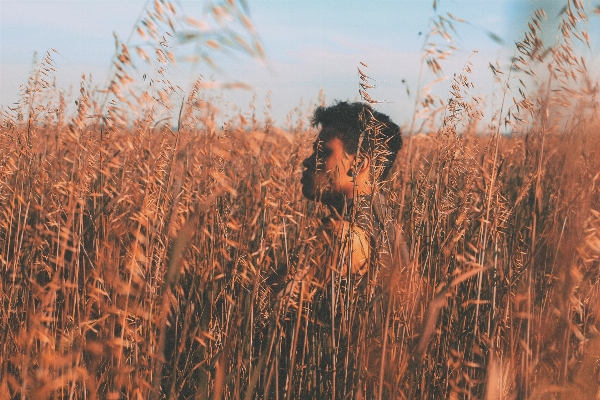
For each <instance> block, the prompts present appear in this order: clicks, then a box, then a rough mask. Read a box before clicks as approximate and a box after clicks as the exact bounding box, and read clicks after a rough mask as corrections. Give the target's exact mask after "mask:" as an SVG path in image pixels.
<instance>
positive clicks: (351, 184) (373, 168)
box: [301, 102, 402, 206]
mask: <svg viewBox="0 0 600 400" xmlns="http://www.w3.org/2000/svg"><path fill="white" fill-rule="evenodd" d="M312 125H313V126H315V127H316V126H318V125H320V126H321V131H320V132H319V136H318V137H317V139H316V140H315V142H314V144H313V153H312V154H311V155H310V156H309V157H308V158H307V159H305V160H304V162H303V163H302V165H303V166H304V167H305V168H306V170H305V171H304V173H303V174H302V180H301V183H302V193H303V194H304V196H306V197H307V198H309V199H311V200H319V201H322V202H323V203H325V204H329V205H334V206H337V205H340V204H343V202H344V200H345V199H348V198H352V197H354V193H355V192H356V193H358V194H362V193H364V194H366V193H370V190H371V188H372V185H373V183H374V182H378V181H381V180H382V179H385V178H386V177H387V175H388V173H389V171H390V170H391V168H392V165H393V164H394V160H395V159H396V155H397V153H398V150H400V148H401V147H402V136H401V133H400V128H399V127H398V125H396V124H394V123H393V122H392V121H391V120H390V118H389V117H388V116H387V115H385V114H382V113H379V112H377V111H375V110H373V109H372V108H371V107H370V106H369V105H367V104H364V103H347V102H337V103H336V104H334V105H332V106H330V107H319V108H317V109H316V110H315V113H314V115H313V119H312Z"/></svg>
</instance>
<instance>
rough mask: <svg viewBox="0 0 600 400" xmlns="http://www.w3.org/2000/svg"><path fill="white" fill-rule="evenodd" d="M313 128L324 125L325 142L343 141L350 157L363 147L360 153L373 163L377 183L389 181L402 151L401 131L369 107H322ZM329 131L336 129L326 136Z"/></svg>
mask: <svg viewBox="0 0 600 400" xmlns="http://www.w3.org/2000/svg"><path fill="white" fill-rule="evenodd" d="M311 124H312V126H313V127H317V126H318V125H321V127H322V128H323V131H322V132H321V135H322V136H321V138H322V139H323V140H328V139H332V138H334V137H336V138H338V139H340V140H341V141H342V142H343V143H344V150H345V151H346V152H347V153H348V154H353V155H356V154H357V153H358V151H359V144H360V151H361V152H365V153H366V154H368V155H370V156H371V159H372V160H373V163H374V168H375V171H376V172H377V173H376V179H385V178H386V177H387V175H388V174H389V172H390V170H391V169H392V166H393V165H394V161H395V160H396V156H397V154H398V151H399V150H400V149H401V148H402V133H401V132H400V127H399V126H398V125H396V124H395V123H393V122H392V121H391V119H390V117H389V116H387V115H385V114H382V113H380V112H378V111H375V110H373V108H372V107H371V106H370V105H368V104H366V103H360V102H355V103H348V102H346V101H336V102H335V104H333V105H332V106H329V107H318V108H317V109H316V110H315V113H314V115H313V117H312V120H311ZM325 128H333V129H332V130H330V132H332V133H329V134H327V133H324V130H325Z"/></svg>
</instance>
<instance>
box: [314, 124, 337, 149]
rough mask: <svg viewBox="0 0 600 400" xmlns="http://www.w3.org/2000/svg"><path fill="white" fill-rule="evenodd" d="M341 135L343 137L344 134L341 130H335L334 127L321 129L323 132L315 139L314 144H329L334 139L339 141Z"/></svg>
mask: <svg viewBox="0 0 600 400" xmlns="http://www.w3.org/2000/svg"><path fill="white" fill-rule="evenodd" d="M341 135H342V132H341V131H340V130H339V129H335V128H333V127H325V128H323V129H321V131H320V132H319V134H318V135H317V138H316V139H315V141H314V144H320V145H324V144H329V143H331V142H332V141H333V140H334V139H338V140H339V137H340V136H341Z"/></svg>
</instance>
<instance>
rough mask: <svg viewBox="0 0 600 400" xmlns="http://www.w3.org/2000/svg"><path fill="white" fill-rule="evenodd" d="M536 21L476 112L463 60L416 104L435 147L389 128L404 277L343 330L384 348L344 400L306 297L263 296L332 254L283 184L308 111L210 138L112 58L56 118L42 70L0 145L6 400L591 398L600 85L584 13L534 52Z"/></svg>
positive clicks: (598, 260)
mask: <svg viewBox="0 0 600 400" xmlns="http://www.w3.org/2000/svg"><path fill="white" fill-rule="evenodd" d="M157 4H158V6H159V7H160V5H161V4H163V8H165V6H164V4H166V3H164V2H157ZM228 4H229V3H228ZM167 9H168V8H167ZM161 10H162V9H161ZM221 11H222V10H221ZM154 12H155V14H156V15H158V11H154ZM544 17H545V16H544V13H543V11H542V10H540V11H538V12H536V14H535V16H532V20H531V23H530V24H529V28H530V30H529V31H528V32H527V33H526V35H525V36H524V38H523V40H522V41H520V42H519V43H517V50H516V53H515V54H516V56H515V59H514V63H513V65H512V66H511V68H510V69H507V70H502V68H501V67H500V66H498V65H493V66H492V73H493V76H494V77H495V79H496V80H497V82H496V84H497V88H498V99H499V101H498V102H497V103H498V104H497V105H495V106H494V107H493V111H492V112H493V116H491V117H490V116H486V115H484V112H486V110H487V108H486V107H485V106H484V104H483V101H482V100H481V99H477V98H474V97H472V96H471V94H470V93H471V92H472V85H471V83H470V81H469V77H470V75H471V73H472V71H471V66H470V64H469V62H467V64H466V65H465V68H464V69H463V71H462V72H461V71H456V72H457V73H456V77H455V78H454V79H453V83H452V89H451V92H450V93H449V94H448V97H447V101H444V102H443V104H441V106H440V107H439V109H437V111H436V110H434V109H433V102H432V101H430V100H431V99H430V98H429V97H428V96H427V95H422V96H418V97H417V99H416V100H415V105H416V107H415V113H417V112H419V111H422V110H423V109H424V108H426V107H429V108H432V109H431V110H430V111H429V113H428V115H430V116H431V118H429V119H427V120H425V123H423V126H424V127H425V126H430V127H431V129H429V130H428V131H426V132H429V133H417V132H413V131H416V130H417V129H416V128H415V127H416V123H413V124H412V126H409V127H405V128H403V129H404V147H403V149H402V150H401V152H400V154H399V156H398V160H397V163H396V166H395V169H394V171H395V173H394V176H393V178H392V179H391V180H390V181H389V182H387V183H386V185H385V187H383V188H382V189H381V190H385V191H386V192H387V194H388V197H389V199H390V202H391V204H392V206H393V210H394V215H395V221H396V223H397V224H398V225H399V227H401V228H402V230H403V231H404V235H405V238H406V241H407V244H408V248H409V252H410V260H411V262H410V264H409V265H405V266H403V267H402V271H401V276H402V279H401V280H400V283H399V285H398V286H397V289H396V290H397V294H398V296H396V297H394V299H396V300H394V301H390V307H388V308H382V309H381V310H379V311H375V312H380V313H381V316H384V317H385V318H386V322H387V325H386V329H385V330H384V331H376V330H371V331H369V330H364V331H361V332H360V333H359V335H363V336H361V337H360V339H361V342H362V343H364V344H365V345H364V346H362V347H360V348H359V349H358V350H357V351H359V352H362V353H364V359H365V360H369V359H370V357H372V353H369V352H370V348H369V344H370V343H374V344H377V345H378V346H379V345H381V343H385V346H384V348H385V347H386V346H387V352H388V354H387V355H386V356H385V357H381V358H382V359H384V360H385V363H386V364H385V366H383V367H381V360H379V361H378V362H373V363H371V364H369V363H368V362H367V361H365V363H364V365H363V366H362V367H361V368H359V371H358V373H359V374H362V375H363V376H364V379H363V382H364V386H363V387H362V390H359V391H357V392H356V393H344V391H343V386H339V387H338V388H337V391H336V386H335V382H337V381H340V379H342V378H341V377H342V376H343V375H344V374H348V371H345V370H344V369H343V368H340V369H336V368H332V370H331V371H329V372H330V376H331V377H330V382H329V383H328V382H323V381H320V380H322V379H326V378H327V376H328V375H327V373H324V372H323V371H317V370H316V369H315V368H316V366H318V365H321V364H319V363H322V360H320V357H321V355H322V354H325V353H327V354H333V356H332V357H334V359H335V355H336V354H337V352H338V350H339V348H340V347H342V342H341V341H339V340H338V341H337V342H336V339H335V335H331V336H332V337H334V339H333V342H331V343H323V342H320V341H319V338H321V337H325V336H319V335H318V334H314V332H313V331H311V330H310V329H308V327H309V326H313V325H309V320H310V319H311V318H313V313H314V312H315V311H314V310H315V309H316V308H317V307H316V305H315V304H313V300H314V299H315V298H316V297H311V295H310V293H309V294H307V295H306V296H303V295H301V296H300V297H299V298H296V299H295V301H289V302H287V303H286V304H282V302H281V301H280V300H281V298H278V296H277V293H278V291H279V290H280V289H281V287H282V285H285V283H286V282H289V281H290V280H292V279H293V278H294V276H295V275H296V272H297V271H299V270H302V269H303V268H304V267H305V266H306V265H309V264H311V263H312V264H315V265H322V262H323V260H322V254H323V253H322V252H323V246H325V247H327V245H326V244H323V243H320V241H319V240H317V239H316V238H317V237H319V229H321V228H320V218H321V217H323V216H324V215H326V210H325V209H324V208H323V207H322V206H320V205H318V204H315V203H312V202H309V201H307V200H306V199H304V198H303V197H302V194H301V189H300V184H299V179H300V174H301V169H302V167H301V165H300V164H301V161H302V160H303V159H304V158H305V157H306V156H307V155H308V154H309V153H310V151H311V150H310V148H311V144H312V141H313V140H314V137H315V134H316V132H317V131H316V130H315V129H313V128H310V127H309V124H308V120H307V116H310V113H311V112H312V110H310V109H309V110H297V114H298V115H300V116H301V117H300V118H298V119H296V120H294V121H291V122H290V123H289V124H288V125H287V126H286V127H285V129H284V128H282V127H277V126H274V124H273V123H272V120H271V118H270V117H269V116H268V115H269V114H268V110H267V112H266V114H265V115H266V116H265V117H264V119H261V118H258V117H256V113H253V114H248V113H246V114H243V113H242V114H240V115H234V116H233V117H226V119H227V121H226V123H225V124H222V125H221V123H219V122H218V121H219V120H220V119H222V118H225V117H223V115H224V113H223V112H222V111H220V110H219V105H218V104H215V103H214V102H211V101H209V99H207V98H204V97H203V84H204V83H203V81H202V80H198V81H197V83H196V85H195V86H194V88H193V89H192V90H191V91H190V92H189V93H187V95H186V97H185V101H184V103H183V104H182V105H181V107H180V109H181V111H179V108H177V107H173V106H172V105H171V103H170V98H169V88H168V86H169V85H168V82H166V81H165V82H163V88H162V89H160V88H159V89H156V88H150V89H147V90H146V91H141V92H135V93H134V92H133V91H130V95H127V94H125V93H126V90H125V89H126V88H127V87H128V86H127V84H128V83H129V81H128V79H127V74H126V70H127V66H128V65H129V60H128V58H127V57H126V55H127V54H128V50H127V48H126V47H125V46H123V47H122V51H121V52H120V53H119V54H118V55H117V57H116V61H115V69H116V71H117V72H116V75H115V78H114V79H113V80H112V81H111V85H110V90H109V91H108V92H105V93H100V94H98V93H96V92H94V91H93V90H92V88H91V87H90V83H89V81H88V80H87V79H85V78H83V79H82V82H81V88H80V94H79V95H78V98H77V99H76V103H75V104H76V108H75V109H72V108H71V106H69V104H72V103H73V99H71V100H69V99H67V98H66V96H65V94H64V91H62V90H61V89H59V88H57V87H56V86H55V85H53V83H52V80H51V78H49V76H52V73H53V62H52V53H47V54H46V55H45V56H44V58H43V59H42V61H41V62H39V63H38V64H36V65H35V68H34V70H33V72H32V75H31V78H30V79H29V81H28V82H27V84H26V85H25V86H26V87H25V89H24V91H23V96H22V98H21V101H20V103H19V105H18V106H17V107H16V108H15V109H11V110H8V111H7V112H5V113H4V114H3V115H2V126H1V127H0V269H1V273H0V301H1V303H0V335H1V339H0V343H1V346H2V347H1V351H0V360H1V365H0V398H6V399H11V398H15V399H16V398H21V399H25V398H27V399H46V398H48V399H58V398H61V399H62V398H69V399H130V398H131V399H147V398H153V399H161V398H187V399H205V398H206V399H208V398H212V399H229V398H234V399H240V398H243V399H259V398H273V399H297V398H331V397H336V398H355V397H362V398H367V399H369V398H401V399H404V398H407V399H409V398H410V399H446V398H450V399H459V398H460V399H477V398H481V399H596V398H600V332H599V328H600V327H599V326H598V321H597V319H598V317H599V315H598V314H599V313H600V291H599V287H598V285H599V283H600V120H599V114H598V112H599V108H598V98H597V95H598V83H597V81H595V80H594V77H593V76H592V74H591V72H590V71H588V70H587V68H586V63H585V57H582V56H580V54H579V50H578V49H580V48H582V45H585V42H586V41H587V38H588V36H587V34H586V33H585V30H583V29H582V28H581V26H582V23H583V22H585V21H587V14H586V11H585V8H584V7H583V4H582V3H581V2H580V1H578V0H573V1H569V2H567V3H566V7H565V10H564V11H563V13H562V16H561V18H562V19H561V21H562V22H561V24H560V26H559V34H558V36H556V37H557V39H556V41H555V42H554V43H551V44H547V43H544V42H543V41H542V39H541V38H540V37H539V35H538V33H539V31H540V29H541V28H540V27H541V26H542V25H543V24H544V20H545V18H544ZM165 20H166V17H165ZM447 23H448V19H446V20H444V19H440V20H439V25H436V28H435V29H437V31H436V30H435V29H434V31H432V32H433V33H434V34H436V33H437V34H438V36H440V35H441V36H444V35H448V32H450V29H449V28H448V25H447ZM140 26H141V25H140ZM145 26H146V27H147V26H148V25H145ZM446 30H447V31H446ZM165 52H166V50H165ZM439 54H441V53H437V52H435V51H429V50H427V51H425V52H424V56H423V57H424V58H423V60H424V63H423V65H424V67H425V68H427V67H428V68H430V69H431V70H433V72H435V73H438V72H439V68H440V67H439V64H438V59H437V58H436V57H439ZM160 57H161V55H160V54H159V59H160ZM167 58H168V57H166V56H164V57H163V59H164V60H163V61H165V64H166V63H167V62H168V60H167ZM361 68H363V67H361ZM363 69H364V68H363ZM360 77H361V78H362V80H363V81H364V82H366V80H368V77H366V76H365V75H364V73H363V72H362V71H361V75H360ZM119 85H121V86H119ZM124 88H125V89H124ZM363 88H368V85H367V86H364V87H363ZM367 92H368V91H367ZM367 92H365V93H367ZM111 96H112V97H111ZM363 99H366V100H369V101H372V99H371V98H370V97H368V93H367V96H365V95H363ZM136 100H137V102H136ZM375 107H376V105H375ZM175 109H177V112H176V111H173V110H175ZM165 116H166V117H165ZM165 118H171V119H165ZM172 120H177V121H178V123H177V127H176V128H173V126H174V124H172V123H171V121H172ZM484 121H491V123H486V122H484ZM507 128H508V130H507ZM319 263H321V264H319ZM332 274H334V272H332ZM321 306H322V305H321ZM341 307H342V308H344V307H346V308H345V310H344V312H347V313H349V314H352V313H356V314H357V315H359V317H361V316H362V314H361V313H365V312H366V311H365V310H364V309H362V308H360V307H359V306H357V305H356V303H355V302H352V301H348V302H347V303H345V304H342V306H341ZM353 307H354V308H353ZM329 308H330V309H331V310H332V311H331V312H332V313H333V314H335V313H337V312H341V311H336V310H337V308H336V306H335V305H332V306H331V307H329ZM359 317H357V318H359ZM335 320H336V317H335V315H332V316H330V319H329V321H330V322H329V323H328V322H327V321H325V322H322V325H324V326H325V328H326V329H331V327H330V325H332V324H333V323H334V322H331V321H335ZM328 324H329V325H328ZM362 353H361V354H359V357H361V356H362V355H363V354H362ZM339 354H343V353H339ZM374 366H376V368H375V367H374ZM336 375H337V377H336ZM323 377H325V378H323ZM331 382H334V383H333V384H332V383H331ZM357 393H358V395H357Z"/></svg>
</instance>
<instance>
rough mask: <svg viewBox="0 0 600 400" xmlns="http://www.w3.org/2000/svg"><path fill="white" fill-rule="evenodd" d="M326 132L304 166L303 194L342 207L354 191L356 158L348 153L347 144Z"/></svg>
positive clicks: (329, 129)
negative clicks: (345, 145) (345, 148)
mask: <svg viewBox="0 0 600 400" xmlns="http://www.w3.org/2000/svg"><path fill="white" fill-rule="evenodd" d="M332 133H333V131H332V128H324V129H323V130H322V131H321V133H320V134H319V136H318V137H317V139H316V140H315V142H314V143H313V153H312V154H311V155H310V156H309V157H308V158H306V159H305V160H304V161H303V162H302V165H303V166H304V168H305V170H304V172H303V173H302V179H301V180H300V183H302V194H303V195H304V196H305V197H306V198H308V199H310V200H315V201H321V202H322V203H325V204H329V205H336V204H343V202H344V196H346V197H351V196H352V191H353V189H354V181H353V178H352V165H353V163H354V158H355V156H354V155H352V154H348V153H346V151H345V150H344V143H343V142H342V141H341V140H340V139H339V138H337V137H335V135H333V134H332Z"/></svg>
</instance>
